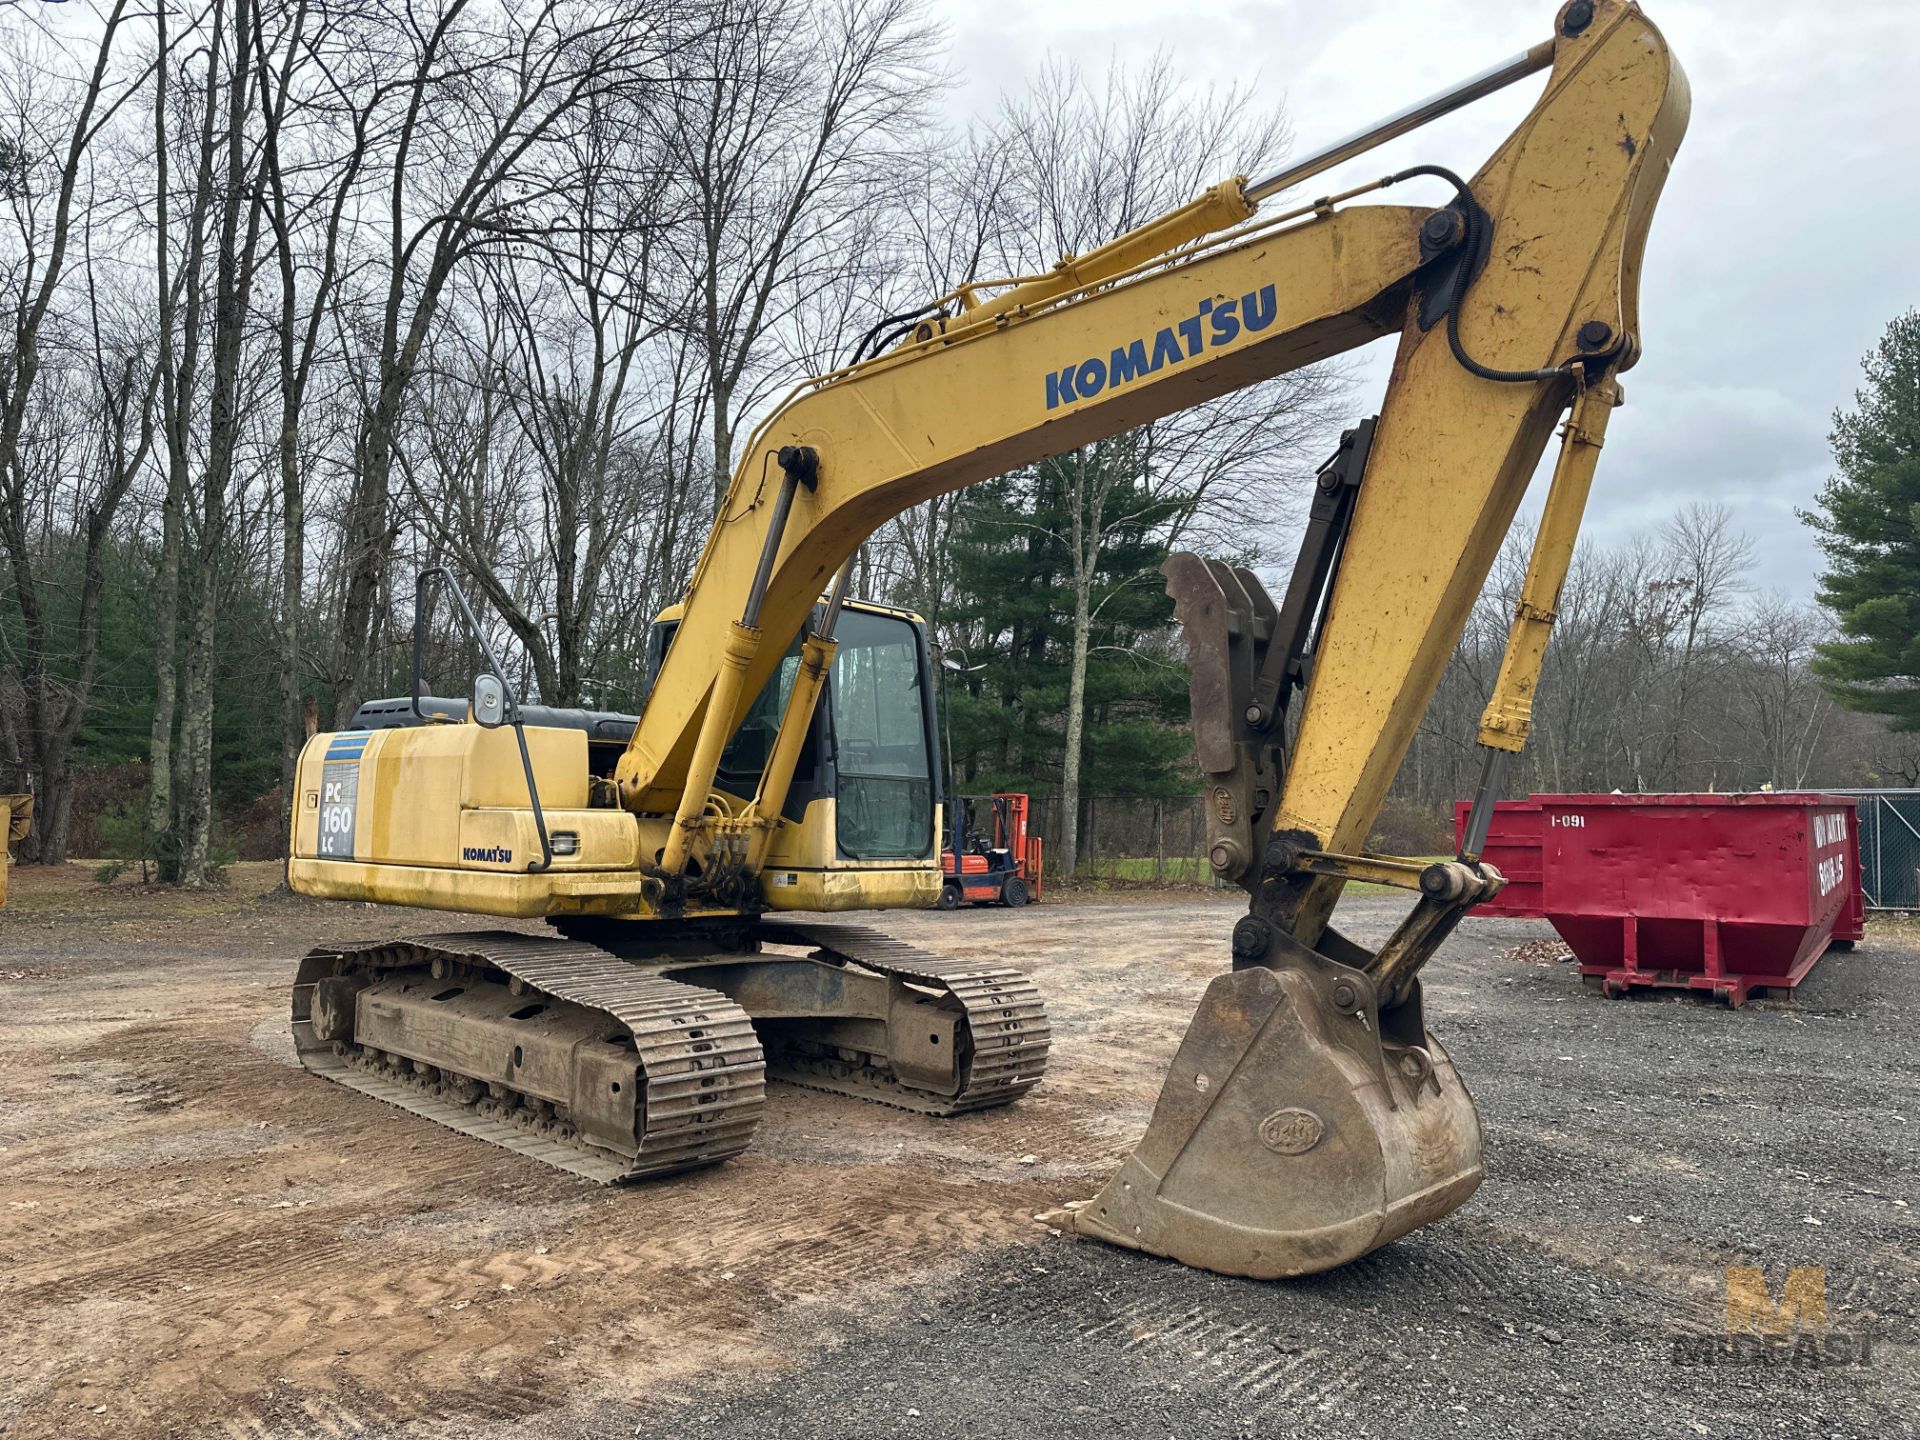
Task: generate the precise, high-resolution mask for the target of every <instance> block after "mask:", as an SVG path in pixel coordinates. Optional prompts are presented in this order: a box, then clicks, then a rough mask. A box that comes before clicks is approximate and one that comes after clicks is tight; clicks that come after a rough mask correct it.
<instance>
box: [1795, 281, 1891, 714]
mask: <svg viewBox="0 0 1920 1440" xmlns="http://www.w3.org/2000/svg"><path fill="white" fill-rule="evenodd" d="M1862 369H1863V370H1864V371H1865V372H1866V380H1867V383H1866V386H1865V387H1864V388H1863V389H1860V390H1857V391H1855V392H1854V401H1855V405H1854V409H1853V410H1852V411H1851V412H1846V411H1838V412H1836V413H1835V415H1834V419H1833V433H1832V435H1831V437H1830V438H1831V442H1832V445H1833V458H1834V462H1835V464H1836V465H1838V467H1839V471H1840V473H1839V474H1838V475H1836V476H1834V477H1833V478H1832V479H1830V480H1829V481H1828V482H1827V484H1826V486H1825V487H1824V488H1823V489H1822V490H1821V492H1820V496H1819V502H1818V503H1819V509H1818V511H1817V512H1812V513H1803V514H1802V517H1801V518H1802V519H1803V520H1805V521H1806V523H1807V524H1809V525H1811V526H1812V527H1813V528H1814V530H1816V531H1817V532H1819V536H1820V540H1819V544H1820V548H1821V550H1822V551H1824V552H1825V554H1826V557H1827V564H1828V568H1827V571H1826V573H1825V574H1824V575H1822V576H1821V578H1820V590H1819V597H1820V603H1821V604H1823V605H1825V606H1826V607H1827V608H1828V609H1829V610H1831V611H1832V612H1833V613H1834V616H1835V617H1836V618H1837V619H1838V620H1839V622H1840V631H1841V635H1842V636H1843V637H1844V638H1842V639H1839V640H1835V641H1833V642H1831V643H1829V644H1825V645H1822V646H1820V647H1819V649H1820V653H1819V658H1818V659H1817V660H1816V661H1815V662H1814V668H1815V671H1816V673H1818V674H1819V675H1820V677H1821V680H1822V683H1824V684H1825V686H1826V688H1827V690H1828V692H1829V693H1830V694H1832V696H1833V697H1834V699H1836V700H1837V701H1839V702H1840V704H1842V705H1844V706H1846V707H1847V708H1848V709H1850V710H1863V711H1869V712H1872V713H1876V714H1881V715H1885V716H1887V717H1889V724H1890V726H1891V728H1893V729H1895V730H1920V311H1913V310H1909V311H1908V312H1907V313H1906V314H1904V315H1902V316H1900V317H1899V318H1897V319H1896V320H1894V321H1893V323H1892V324H1890V325H1889V326H1887V330H1886V334H1884V335H1883V336H1882V337H1881V339H1880V343H1879V345H1878V346H1877V347H1875V349H1874V351H1873V353H1872V354H1870V355H1868V356H1867V357H1866V359H1865V360H1864V361H1863V362H1862Z"/></svg>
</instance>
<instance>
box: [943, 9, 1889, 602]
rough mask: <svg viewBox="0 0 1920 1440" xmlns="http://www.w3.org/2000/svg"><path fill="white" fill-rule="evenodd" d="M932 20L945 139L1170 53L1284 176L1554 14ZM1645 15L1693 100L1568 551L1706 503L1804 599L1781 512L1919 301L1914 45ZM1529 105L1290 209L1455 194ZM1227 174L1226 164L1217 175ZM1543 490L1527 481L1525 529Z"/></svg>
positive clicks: (1386, 347)
mask: <svg viewBox="0 0 1920 1440" xmlns="http://www.w3.org/2000/svg"><path fill="white" fill-rule="evenodd" d="M934 7H935V10H936V12H937V13H938V14H940V15H941V16H943V17H944V18H945V19H946V21H947V23H948V26H949V28H950V33H951V38H952V50H951V55H952V60H953V64H954V67H955V69H956V71H957V72H958V73H957V75H956V79H957V81H958V88H957V89H956V91H955V92H954V94H953V96H952V98H951V101H950V105H951V107H952V109H953V111H954V113H955V115H956V118H962V119H964V118H965V116H967V115H968V114H971V113H983V114H984V113H987V112H990V111H992V110H993V109H994V107H995V106H996V105H997V104H998V100H999V96H1000V94H1001V93H1002V91H1003V90H1010V89H1018V88H1019V87H1020V86H1022V85H1023V84H1024V83H1025V82H1026V80H1027V79H1028V78H1029V77H1030V76H1031V75H1033V74H1034V73H1035V72H1036V71H1037V70H1038V69H1039V67H1040V66H1041V65H1042V64H1043V63H1044V61H1045V59H1046V57H1047V55H1048V54H1049V53H1052V54H1056V55H1060V56H1063V57H1066V58H1069V59H1072V60H1074V61H1076V62H1077V63H1079V64H1080V65H1081V66H1082V68H1084V69H1085V70H1086V71H1087V72H1088V73H1089V75H1092V76H1097V75H1099V74H1100V73H1102V72H1104V70H1105V69H1106V67H1107V66H1108V64H1109V63H1111V62H1112V61H1113V60H1115V59H1118V60H1120V61H1122V62H1124V63H1127V64H1130V65H1133V64H1139V63H1141V62H1143V61H1145V60H1147V59H1149V58H1150V57H1151V56H1152V55H1153V54H1154V53H1155V51H1157V50H1161V49H1164V50H1166V51H1167V52H1168V53H1169V54H1170V55H1171V56H1172V57H1173V58H1174V59H1175V61H1176V63H1177V64H1178V66H1179V68H1180V69H1181V70H1182V72H1183V73H1184V74H1185V75H1186V76H1187V78H1188V82H1189V83H1190V84H1191V85H1192V86H1193V87H1195V88H1196V89H1197V90H1205V89H1206V88H1207V87H1210V86H1213V85H1224V84H1227V83H1231V82H1232V81H1235V80H1239V81H1242V82H1246V81H1258V82H1259V83H1260V85H1261V86H1262V87H1263V89H1264V90H1265V92H1266V93H1269V94H1271V95H1272V97H1273V99H1274V102H1275V103H1276V104H1282V105H1284V106H1285V107H1286V109H1287V111H1288V114H1289V116H1290V118H1291V120H1292V123H1293V128H1294V133H1295V136H1296V141H1295V153H1296V154H1306V153H1308V152H1309V151H1311V150H1314V149H1317V148H1318V147H1319V146H1320V145H1321V144H1322V143H1324V142H1326V141H1330V140H1334V139H1338V138H1339V137H1341V136H1343V135H1345V134H1347V133H1348V132H1349V131H1352V130H1356V129H1358V128H1360V127H1361V126H1363V125H1365V124H1366V123H1367V122H1369V121H1371V120H1374V119H1377V118H1379V117H1381V116H1384V115H1386V114H1388V113H1390V112H1391V111H1393V110H1396V109H1398V108H1400V107H1401V106H1402V105H1405V104H1406V103H1408V102H1409V101H1412V100H1415V99H1418V98H1420V97H1422V96H1424V95H1426V94H1428V93H1430V92H1432V91H1435V90H1439V89H1442V88H1444V87H1445V86H1447V85H1449V84H1450V83H1452V82H1453V81H1456V80H1459V79H1463V78H1465V77H1466V76H1468V75H1470V74H1472V73H1473V72H1475V71H1477V70H1480V69H1483V68H1484V67H1486V66H1487V65H1490V64H1492V63H1493V62H1495V61H1496V60H1500V59H1503V58H1505V57H1506V56H1508V55H1510V54H1512V53H1514V52H1516V51H1519V50H1523V49H1525V48H1526V47H1527V46H1528V45H1530V44H1532V43H1534V42H1536V41H1538V40H1542V39H1545V38H1547V36H1548V35H1549V34H1550V33H1551V29H1552V23H1553V16H1554V11H1555V7H1554V5H1553V4H1551V3H1535V0H1473V3H1472V4H1470V5H1469V4H1455V5H1451V6H1436V5H1433V4H1431V3H1416V0H1339V3H1332V0H1186V3H1184V4H1168V3H1167V0H1039V3H1036V0H934ZM1646 8H1647V11H1648V14H1649V15H1650V16H1651V17H1652V18H1653V20H1654V21H1655V23H1657V24H1658V25H1659V26H1660V27H1661V29H1662V30H1663V31H1664V32H1665V34H1666V36H1667V39H1668V41H1669V42H1670V44H1671V45H1672V47H1673V51H1674V54H1675V55H1676V56H1677V57H1678V58H1679V60H1680V63H1681V65H1682V67H1683V68H1684V69H1685V70H1686V72H1687V76H1688V79H1689V80H1690V81H1691V83H1692V88H1693V118H1692V121H1691V123H1690V125H1689V127H1688V130H1687V136H1686V140H1685V142H1684V143H1683V144H1682V145H1681V147H1680V154H1679V158H1678V159H1677V160H1676V161H1675V163H1674V168H1673V173H1672V176H1671V177H1670V178H1669V180H1668V182H1667V187H1666V190H1665V192H1664V194H1663V196H1662V198H1661V202H1660V208H1659V210H1658V212H1657V213H1656V215H1655V217H1654V222H1653V233H1652V238H1651V240H1650V241H1649V243H1648V247H1647V256H1646V264H1645V269H1644V272H1643V277H1642V284H1641V306H1640V319H1641V337H1640V338H1641V344H1642V346H1643V349H1644V351H1645V354H1644V358H1642V360H1641V362H1640V363H1639V364H1638V365H1637V366H1636V367H1635V368H1634V369H1633V371H1632V372H1631V373H1629V374H1628V375H1627V376H1626V377H1625V378H1624V380H1623V385H1624V387H1625V389H1626V394H1627V404H1626V406H1625V408H1623V409H1621V410H1620V411H1619V412H1618V413H1617V414H1616V415H1615V416H1614V419H1613V423H1612V426H1611V428H1610V429H1609V430H1608V433H1607V448H1606V455H1605V457H1604V459H1603V460H1602V462H1601V468H1600V471H1599V476H1598V479H1597V481H1596V483H1595V490H1594V496H1593V500H1592V502H1591V505H1590V508H1589V510H1588V523H1587V529H1586V534H1587V535H1589V536H1591V537H1593V538H1595V539H1598V540H1601V541H1611V540H1617V539H1619V538H1621V537H1622V536H1624V535H1626V534H1628V533H1631V532H1632V531H1633V530H1634V529H1636V528H1638V527H1642V526H1646V525H1650V524H1657V523H1659V522H1660V521H1661V520H1663V519H1664V518H1665V517H1666V516H1668V515H1670V514H1671V513H1672V512H1673V510H1674V508H1675V507H1676V506H1678V505H1679V504H1681V503H1684V502H1685V501H1687V500H1690V499H1700V500H1708V501H1716V502H1719V503H1722V504H1726V505H1728V506H1730V507H1732V508H1733V509H1734V510H1735V511H1736V513H1737V514H1738V516H1739V519H1740V522H1741V524H1742V525H1743V526H1744V527H1745V528H1746V530H1747V531H1748V532H1749V533H1750V534H1751V535H1752V536H1753V539H1754V542H1755V544H1756V546H1757V548H1758V554H1759V558H1760V565H1759V567H1758V572H1757V575H1756V583H1758V584H1759V585H1761V586H1763V587H1766V588H1772V589H1779V590H1782V591H1785V592H1787V593H1789V594H1791V595H1793V596H1795V597H1797V598H1807V597H1810V595H1811V592H1812V584H1813V577H1814V574H1815V572H1816V570H1817V568H1818V564H1819V554H1818V552H1817V551H1816V550H1815V549H1814V547H1813V545H1812V542H1811V540H1810V538H1809V536H1808V532H1807V530H1806V528H1805V527H1804V526H1803V525H1801V524H1800V523H1799V521H1798V520H1797V519H1796V518H1795V516H1794V509H1795V507H1796V506H1804V505H1807V504H1809V503H1810V502H1811V500H1812V497H1813V495H1814V493H1815V492H1816V491H1817V490H1818V489H1819V487H1820V485H1821V483H1822V482H1823V481H1824V480H1825V478H1826V476H1827V475H1828V473H1829V471H1830V468H1831V465H1830V459H1829V455H1828V451H1827V442H1826V436H1827V431H1828V429H1829V426H1830V424H1831V418H1832V414H1833V411H1834V408H1835V407H1836V406H1840V405H1850V404H1851V403H1852V397H1853V392H1854V389H1855V387H1856V385H1857V384H1858V381H1859V375H1860V371H1859V362H1860V358H1861V357H1862V356H1863V355H1864V354H1865V353H1866V352H1867V350H1868V349H1869V348H1870V347H1871V346H1872V345H1873V344H1874V342H1875V341H1876V340H1877V339H1878V338H1879V335H1880V332H1881V331H1882V329H1883V328H1884V327H1885V325H1886V323H1887V321H1888V320H1890V319H1891V318H1893V316H1894V315H1896V314H1898V313H1899V312H1901V311H1903V310H1906V309H1908V308H1910V307H1912V306H1914V305H1916V304H1920V163H1917V162H1920V29H1916V26H1915V22H1914V19H1913V13H1914V12H1913V10H1912V7H1911V6H1910V5H1899V4H1895V3H1891V0H1826V3H1820V4H1807V3H1805V0H1742V3H1738V4H1730V3H1720V4H1702V3H1676V0H1650V3H1649V4H1648V5H1647V7H1646ZM1539 90H1540V81H1539V80H1538V79H1534V80H1527V81H1523V82H1521V83H1520V84H1518V85H1515V86H1513V87H1512V88H1511V89H1509V90H1507V91H1505V92H1503V93H1502V94H1500V95H1498V96H1495V97H1493V98H1492V99H1489V100H1484V101H1481V102H1480V103H1479V104H1478V105H1475V106H1472V107H1470V108H1469V109H1468V110H1466V111H1463V112H1460V113H1458V114H1456V115H1453V116H1451V117H1449V118H1448V119H1446V120H1443V121H1440V122H1437V123H1436V124H1434V125H1431V126H1428V127H1427V128H1425V129H1424V130H1420V131H1417V132H1415V133H1414V134H1413V135H1411V136H1408V137H1406V138H1404V139H1402V140H1399V141H1397V142H1395V143H1394V144H1393V145H1391V146H1386V147H1383V148H1382V149H1380V150H1376V151H1374V152H1373V153H1371V154H1369V155H1367V156H1364V157H1362V158H1361V159H1359V160H1357V161H1352V162H1349V164H1348V165H1347V166H1345V167H1343V168H1342V169H1340V170H1337V171H1333V172H1330V173H1329V175H1328V176H1326V177H1325V178H1324V179H1316V180H1314V181H1312V182H1310V183H1309V185H1308V187H1307V188H1308V189H1311V190H1312V191H1313V192H1314V193H1316V194H1318V193H1324V192H1325V191H1330V190H1335V189H1339V188H1341V182H1342V181H1343V180H1344V181H1345V182H1346V183H1355V182H1358V181H1360V180H1365V179H1369V178H1372V177H1374V176H1377V175H1381V174H1385V173H1387V172H1389V171H1391V170H1394V169H1398V168H1401V167H1403V166H1405V165H1410V164H1415V163H1418V162H1421V161H1426V162H1433V163H1439V164H1444V165H1448V166H1450V167H1452V168H1454V169H1456V170H1459V171H1461V172H1462V173H1466V174H1471V173H1472V172H1473V171H1474V170H1476V169H1477V168H1478V167H1479V164H1480V162H1481V161H1482V160H1483V159H1484V158H1485V157H1486V156H1487V155H1488V154H1489V153H1490V152H1491V151H1492V150H1493V148H1494V147H1495V146H1496V145H1497V144H1498V142H1499V141H1500V139H1501V138H1502V137H1503V136H1504V135H1506V134H1507V132H1508V131H1510V130H1511V129H1512V128H1513V126H1514V125H1515V124H1516V123H1517V122H1518V121H1519V119H1520V118H1521V116H1523V115H1524V114H1525V113H1526V111H1527V109H1528V107H1529V106H1530V105H1531V104H1532V103H1533V101H1534V99H1535V98H1536V97H1537V96H1538V94H1539ZM1239 168H1241V162H1240V160H1239V158H1238V157H1235V156H1225V155H1223V156H1221V157H1220V165H1219V169H1220V173H1221V175H1222V176H1226V175H1229V174H1233V173H1234V172H1235V171H1236V170H1238V169H1239ZM1415 203H1425V202H1424V200H1418V201H1416V202H1415ZM1392 343H1393V342H1392V341H1391V340H1387V341H1381V342H1378V343H1376V344H1375V345H1373V346H1371V347H1369V348H1368V349H1367V350H1365V351H1363V352H1360V355H1361V369H1360V377H1361V378H1360V384H1359V386H1358V387H1357V388H1356V390H1355V391H1354V394H1353V405H1354V409H1355V414H1356V415H1359V414H1364V413H1369V412H1370V411H1371V410H1372V409H1374V408H1376V407H1377V405H1378V403H1379V400H1378V397H1379V395H1380V394H1381V392H1382V390H1383V388H1384V386H1385V383H1386V372H1387V365H1388V363H1389V361H1390V358H1391V348H1390V347H1391V345H1392ZM1552 448H1553V447H1551V446H1550V447H1549V452H1548V461H1549V462H1550V461H1551V458H1552ZM1544 468H1545V467H1544V466H1543V470H1544ZM1544 493H1545V484H1544V476H1542V477H1537V478H1536V480H1535V488H1534V492H1533V494H1532V495H1531V496H1530V497H1529V500H1528V502H1527V503H1528V508H1529V510H1536V511H1537V509H1538V506H1539V503H1540V499H1541V497H1542V496H1543V495H1544Z"/></svg>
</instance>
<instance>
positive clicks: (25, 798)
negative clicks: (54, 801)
mask: <svg viewBox="0 0 1920 1440" xmlns="http://www.w3.org/2000/svg"><path fill="white" fill-rule="evenodd" d="M0 811H5V812H6V816H7V841H6V844H7V853H6V854H5V855H0V905H5V904H6V903H7V880H8V877H9V875H10V873H11V872H12V869H13V847H14V846H15V845H17V844H19V843H20V842H21V841H22V840H24V839H26V838H27V832H28V831H29V830H31V829H32V828H33V796H31V795H0Z"/></svg>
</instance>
